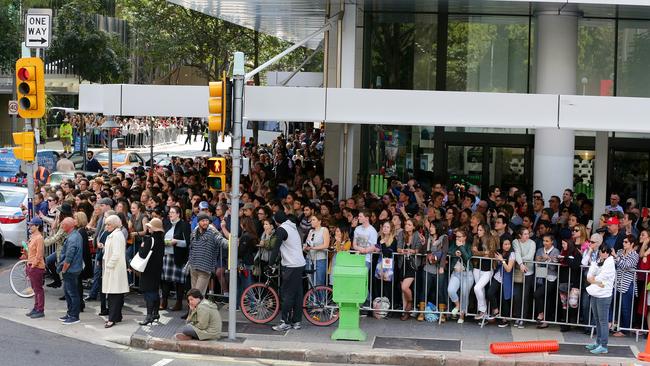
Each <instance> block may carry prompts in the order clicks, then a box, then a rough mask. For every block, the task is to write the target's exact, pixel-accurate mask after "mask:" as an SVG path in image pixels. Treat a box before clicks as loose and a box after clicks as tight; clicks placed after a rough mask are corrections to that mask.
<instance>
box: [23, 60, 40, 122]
mask: <svg viewBox="0 0 650 366" xmlns="http://www.w3.org/2000/svg"><path fill="white" fill-rule="evenodd" d="M16 93H17V95H18V115H20V117H22V118H42V117H43V116H44V115H45V68H44V65H43V60H41V59H40V58H38V57H25V58H21V59H18V61H16Z"/></svg>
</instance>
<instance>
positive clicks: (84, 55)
mask: <svg viewBox="0 0 650 366" xmlns="http://www.w3.org/2000/svg"><path fill="white" fill-rule="evenodd" d="M100 10H101V4H100V2H99V0H71V1H68V2H67V3H66V4H64V5H63V6H62V7H61V8H60V9H59V11H58V14H57V16H56V18H55V21H54V22H55V28H54V35H55V37H54V41H53V43H52V48H51V50H50V53H49V56H50V60H60V61H61V62H65V63H67V64H69V65H71V67H72V68H73V70H74V71H75V73H76V74H77V75H78V76H79V80H87V81H90V82H101V83H120V82H126V81H127V80H128V78H129V64H128V59H127V56H126V53H127V52H126V50H125V48H124V47H123V46H122V45H121V44H120V42H119V41H118V40H117V38H116V37H115V36H113V35H111V34H109V33H107V32H104V31H102V30H99V29H98V27H97V24H96V22H95V14H97V13H99V11H100Z"/></svg>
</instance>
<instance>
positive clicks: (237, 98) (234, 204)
mask: <svg viewBox="0 0 650 366" xmlns="http://www.w3.org/2000/svg"><path fill="white" fill-rule="evenodd" d="M234 64H235V67H234V70H233V78H234V90H233V95H234V97H233V102H232V111H233V113H232V116H233V126H232V191H231V195H230V196H231V199H230V201H231V202H230V205H231V206H230V210H231V215H230V268H231V270H230V296H228V339H231V340H234V339H237V300H238V299H237V295H236V294H237V260H238V259H237V248H238V243H239V238H238V235H239V174H240V160H241V159H240V157H241V128H242V110H243V96H244V53H243V52H235V62H234Z"/></svg>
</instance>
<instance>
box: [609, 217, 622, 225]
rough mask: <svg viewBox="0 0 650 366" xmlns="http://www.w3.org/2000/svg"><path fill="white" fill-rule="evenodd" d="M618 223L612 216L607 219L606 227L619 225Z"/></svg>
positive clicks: (616, 218)
mask: <svg viewBox="0 0 650 366" xmlns="http://www.w3.org/2000/svg"><path fill="white" fill-rule="evenodd" d="M619 224H620V222H619V221H618V217H616V216H612V217H610V218H609V219H607V225H619Z"/></svg>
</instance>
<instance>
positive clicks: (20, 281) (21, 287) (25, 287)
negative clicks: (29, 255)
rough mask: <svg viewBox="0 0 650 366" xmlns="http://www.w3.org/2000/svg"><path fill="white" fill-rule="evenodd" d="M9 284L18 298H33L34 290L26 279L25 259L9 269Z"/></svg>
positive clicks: (27, 278)
mask: <svg viewBox="0 0 650 366" xmlns="http://www.w3.org/2000/svg"><path fill="white" fill-rule="evenodd" d="M9 284H10V285H11V289H12V290H14V292H15V293H16V295H18V296H20V297H25V298H28V297H32V296H34V289H32V284H31V282H30V281H29V277H27V260H26V259H23V260H21V261H18V262H16V264H14V266H13V267H12V268H11V273H10V274H9Z"/></svg>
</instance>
